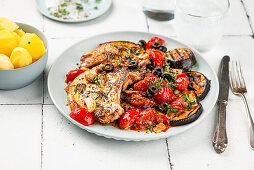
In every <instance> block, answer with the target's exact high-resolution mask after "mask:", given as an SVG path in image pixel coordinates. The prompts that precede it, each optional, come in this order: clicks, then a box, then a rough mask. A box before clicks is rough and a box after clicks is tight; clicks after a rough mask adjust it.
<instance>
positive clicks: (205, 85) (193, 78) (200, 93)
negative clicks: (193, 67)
mask: <svg viewBox="0 0 254 170" xmlns="http://www.w3.org/2000/svg"><path fill="white" fill-rule="evenodd" d="M185 74H186V75H187V76H188V77H189V82H190V83H189V87H188V88H189V89H190V90H194V92H195V94H196V95H197V97H198V99H199V100H203V99H204V98H205V97H206V95H207V94H208V92H209V91H210V84H211V81H210V80H208V79H207V78H206V76H204V75H203V74H202V73H199V72H194V71H191V72H185Z"/></svg>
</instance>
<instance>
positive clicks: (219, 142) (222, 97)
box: [213, 56, 230, 153]
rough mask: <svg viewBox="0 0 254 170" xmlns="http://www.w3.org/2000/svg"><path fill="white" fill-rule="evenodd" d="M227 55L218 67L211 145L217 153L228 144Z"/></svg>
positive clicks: (223, 149) (228, 58)
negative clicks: (215, 117) (215, 113)
mask: <svg viewBox="0 0 254 170" xmlns="http://www.w3.org/2000/svg"><path fill="white" fill-rule="evenodd" d="M229 61H230V57H229V56H224V57H223V58H222V60H221V63H220V69H219V87H220V88H219V97H218V123H217V126H216V129H215V132H214V137H213V147H214V149H215V151H216V152H217V153H222V152H224V151H225V149H226V147H227V145H228V138H227V131H226V106H227V104H228V92H229Z"/></svg>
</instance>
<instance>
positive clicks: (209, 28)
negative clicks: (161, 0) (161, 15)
mask: <svg viewBox="0 0 254 170" xmlns="http://www.w3.org/2000/svg"><path fill="white" fill-rule="evenodd" d="M229 7H230V2H229V0H176V7H175V29H176V34H177V38H178V39H179V40H181V41H183V42H185V43H186V44H189V45H191V46H193V47H194V48H196V49H198V50H199V51H202V52H204V51H208V50H210V49H212V48H213V47H214V46H215V45H216V44H217V43H218V41H219V40H220V38H221V36H222V34H223V26H224V21H225V16H226V14H227V12H228V9H229Z"/></svg>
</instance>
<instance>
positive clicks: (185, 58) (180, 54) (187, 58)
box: [166, 48, 197, 70]
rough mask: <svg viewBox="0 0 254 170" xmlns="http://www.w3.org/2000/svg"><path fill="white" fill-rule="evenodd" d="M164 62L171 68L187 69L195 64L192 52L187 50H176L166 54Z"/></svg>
mask: <svg viewBox="0 0 254 170" xmlns="http://www.w3.org/2000/svg"><path fill="white" fill-rule="evenodd" d="M166 61H167V62H169V63H170V66H171V68H177V69H184V70H185V69H189V68H191V67H192V66H193V65H195V64H196V63H197V60H196V57H195V56H194V54H193V52H192V51H191V50H190V49H187V48H176V49H173V50H169V51H168V52H167V58H166Z"/></svg>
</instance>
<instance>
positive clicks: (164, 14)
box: [143, 8, 174, 21]
mask: <svg viewBox="0 0 254 170" xmlns="http://www.w3.org/2000/svg"><path fill="white" fill-rule="evenodd" d="M143 12H144V13H145V15H146V16H148V17H149V18H152V19H155V20H158V21H169V20H172V19H174V12H173V11H172V12H169V11H163V10H162V11H160V10H152V9H147V8H143Z"/></svg>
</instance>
